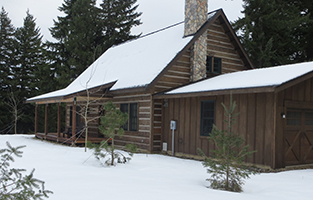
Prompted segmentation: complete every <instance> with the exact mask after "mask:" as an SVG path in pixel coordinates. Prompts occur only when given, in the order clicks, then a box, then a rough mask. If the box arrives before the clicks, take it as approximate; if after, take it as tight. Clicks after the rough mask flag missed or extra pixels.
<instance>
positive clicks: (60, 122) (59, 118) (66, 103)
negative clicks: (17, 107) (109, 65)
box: [27, 84, 113, 145]
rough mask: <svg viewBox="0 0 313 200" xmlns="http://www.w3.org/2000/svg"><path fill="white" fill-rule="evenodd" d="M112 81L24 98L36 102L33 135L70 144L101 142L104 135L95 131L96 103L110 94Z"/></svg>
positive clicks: (98, 113) (97, 115)
mask: <svg viewBox="0 0 313 200" xmlns="http://www.w3.org/2000/svg"><path fill="white" fill-rule="evenodd" d="M112 85H113V84H106V85H102V86H100V87H96V88H92V89H86V90H84V91H81V92H77V93H73V94H62V95H58V96H53V95H48V97H45V98H40V97H39V98H36V99H29V100H27V103H35V104H36V106H35V125H34V126H35V127H34V132H35V136H36V138H39V139H44V140H50V141H54V142H58V143H63V144H71V145H75V144H77V145H82V144H85V143H86V141H89V142H92V143H100V142H101V141H102V140H104V137H103V135H102V134H100V133H99V132H98V126H99V118H100V116H101V113H100V107H99V108H98V105H101V104H99V102H103V101H106V100H110V99H111V98H112V97H110V96H108V95H107V94H106V92H107V90H108V88H110V87H111V86H112ZM38 107H39V108H38ZM38 125H39V126H38ZM86 130H88V134H87V139H86Z"/></svg>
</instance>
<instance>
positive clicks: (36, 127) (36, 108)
mask: <svg viewBox="0 0 313 200" xmlns="http://www.w3.org/2000/svg"><path fill="white" fill-rule="evenodd" d="M37 132H38V104H37V103H36V105H35V134H37Z"/></svg>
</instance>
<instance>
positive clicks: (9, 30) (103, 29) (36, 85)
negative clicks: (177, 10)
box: [0, 0, 313, 133]
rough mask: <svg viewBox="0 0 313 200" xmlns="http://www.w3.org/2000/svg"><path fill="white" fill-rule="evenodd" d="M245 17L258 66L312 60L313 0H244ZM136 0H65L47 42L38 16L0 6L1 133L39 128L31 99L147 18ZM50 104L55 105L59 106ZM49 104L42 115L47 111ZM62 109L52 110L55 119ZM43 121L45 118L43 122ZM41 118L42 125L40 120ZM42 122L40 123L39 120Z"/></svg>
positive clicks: (241, 25) (241, 24)
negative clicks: (18, 16)
mask: <svg viewBox="0 0 313 200" xmlns="http://www.w3.org/2000/svg"><path fill="white" fill-rule="evenodd" d="M243 2H244V10H243V11H242V12H243V13H244V17H243V18H241V19H238V20H237V21H235V22H234V23H233V27H234V29H235V30H236V31H237V33H238V35H239V38H240V40H241V42H242V43H243V46H244V48H245V49H246V51H247V53H248V55H249V56H250V58H251V60H252V62H253V63H254V65H255V67H268V66H275V65H282V64H288V63H298V62H304V61H310V60H313V48H312V46H313V28H312V27H313V15H312V10H313V4H312V2H311V1H310V0H271V1H270V0H243ZM136 9H137V5H136V0H123V1H121V0H102V3H101V4H100V6H99V7H97V6H96V0H64V2H63V4H62V5H61V6H60V7H59V10H60V11H61V12H62V13H63V15H62V16H59V17H57V19H56V20H55V21H54V26H53V27H51V28H50V31H51V35H52V36H53V38H54V39H55V40H56V41H55V42H49V41H47V42H45V43H43V42H42V36H41V34H40V29H39V27H37V26H36V22H35V18H34V16H32V15H31V14H30V12H29V11H27V12H26V17H25V18H24V24H23V26H22V27H19V28H15V27H14V26H13V25H12V24H11V20H10V18H9V15H8V13H7V12H6V11H5V9H4V8H2V9H1V12H0V88H1V90H0V98H1V101H0V133H5V132H8V131H9V132H12V130H14V129H12V128H13V127H14V125H15V122H16V121H17V122H18V123H17V126H18V132H29V131H32V130H33V120H34V116H33V115H34V105H31V104H23V101H25V99H27V98H29V97H32V96H36V95H39V94H43V93H47V92H50V91H53V90H57V89H61V88H64V87H66V86H67V85H68V84H69V83H70V82H71V81H72V80H73V79H75V78H76V77H77V76H78V75H79V74H80V73H81V72H82V71H84V70H85V69H86V68H87V67H88V66H89V65H90V64H91V63H92V62H93V61H94V60H95V59H97V58H98V57H99V56H100V55H101V54H102V53H103V52H105V51H106V50H107V49H108V48H110V47H111V46H112V45H117V44H119V43H122V42H124V41H127V40H129V39H133V38H136V37H138V36H139V35H131V33H130V30H131V28H132V27H133V26H138V25H140V24H141V22H140V19H139V18H140V15H141V13H137V12H136ZM53 109H56V108H54V106H51V109H50V110H49V112H51V113H56V112H55V111H54V110H53ZM43 112H44V108H43V107H40V109H39V115H40V116H42V117H43ZM55 118H56V115H53V116H52V117H50V118H49V120H51V122H49V124H54V123H55V122H56V120H55ZM39 125H40V124H39ZM40 126H42V125H40ZM39 128H40V127H39Z"/></svg>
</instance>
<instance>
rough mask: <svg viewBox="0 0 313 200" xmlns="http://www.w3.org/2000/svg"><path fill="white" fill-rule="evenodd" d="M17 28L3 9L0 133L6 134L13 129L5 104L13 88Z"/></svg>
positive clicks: (0, 15) (1, 28)
mask: <svg viewBox="0 0 313 200" xmlns="http://www.w3.org/2000/svg"><path fill="white" fill-rule="evenodd" d="M14 32H15V28H14V27H13V25H12V24H11V20H10V19H9V17H8V13H7V12H6V11H5V9H4V8H3V7H2V10H1V12H0V98H1V101H0V133H3V132H4V133H6V132H7V131H9V130H10V129H11V127H10V126H8V125H9V124H10V123H11V120H10V117H9V116H8V112H9V110H8V107H7V105H6V104H5V102H6V101H7V100H8V96H9V93H10V86H11V81H12V80H11V76H9V75H10V71H11V66H12V65H13V64H14V60H15V59H14V58H15V49H14V47H15V39H14Z"/></svg>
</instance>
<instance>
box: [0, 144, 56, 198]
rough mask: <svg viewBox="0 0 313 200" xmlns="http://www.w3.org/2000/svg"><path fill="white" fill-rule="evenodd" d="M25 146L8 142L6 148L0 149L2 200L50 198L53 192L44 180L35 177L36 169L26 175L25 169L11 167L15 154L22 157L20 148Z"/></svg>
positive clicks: (0, 191) (0, 194)
mask: <svg viewBox="0 0 313 200" xmlns="http://www.w3.org/2000/svg"><path fill="white" fill-rule="evenodd" d="M24 147H25V146H18V147H16V148H14V147H12V146H11V145H10V143H9V142H7V148H6V149H0V155H1V163H0V167H1V172H0V173H1V174H0V181H1V183H0V199H1V200H13V199H14V200H29V199H34V200H37V199H43V198H48V194H49V193H52V192H51V191H49V190H45V188H44V182H43V181H41V180H38V179H36V178H34V171H35V170H34V169H33V170H32V171H31V173H30V174H29V175H24V172H25V171H26V170H25V169H15V168H10V163H11V162H14V156H16V157H22V153H23V152H22V151H21V150H20V149H22V148H24Z"/></svg>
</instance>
